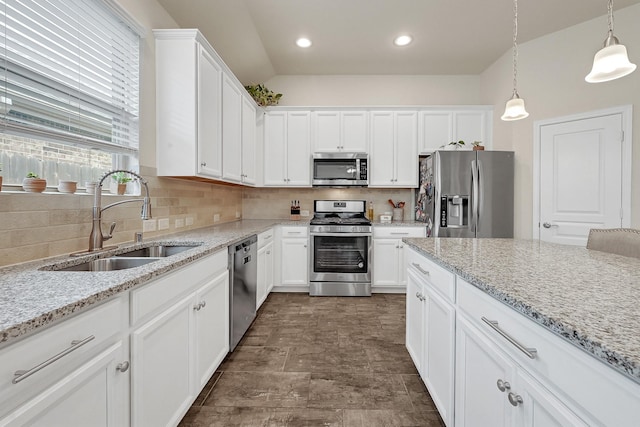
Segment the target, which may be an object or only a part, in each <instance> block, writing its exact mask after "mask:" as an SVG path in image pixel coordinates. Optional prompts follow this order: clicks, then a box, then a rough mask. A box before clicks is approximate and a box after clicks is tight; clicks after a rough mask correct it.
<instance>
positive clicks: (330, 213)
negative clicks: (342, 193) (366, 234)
mask: <svg viewBox="0 0 640 427" xmlns="http://www.w3.org/2000/svg"><path fill="white" fill-rule="evenodd" d="M313 206H314V211H315V212H314V215H313V218H312V219H311V222H310V224H311V225H371V221H369V219H367V218H366V217H365V216H364V213H365V209H366V201H364V200H315V201H314V203H313Z"/></svg>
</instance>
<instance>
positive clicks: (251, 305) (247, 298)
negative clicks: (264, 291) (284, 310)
mask: <svg viewBox="0 0 640 427" xmlns="http://www.w3.org/2000/svg"><path fill="white" fill-rule="evenodd" d="M257 247H258V236H257V235H255V234H254V235H253V236H251V237H249V238H248V239H245V240H243V241H242V242H240V243H236V244H234V245H231V246H229V273H230V274H229V285H230V287H231V289H230V292H229V295H230V302H229V304H230V306H229V316H230V322H229V328H230V330H229V351H233V350H234V349H235V348H236V346H237V345H238V343H239V342H240V340H241V339H242V336H243V335H244V333H245V332H247V329H249V326H251V322H253V319H255V317H256V287H257V282H258V255H257V252H258V251H257Z"/></svg>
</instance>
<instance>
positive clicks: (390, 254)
mask: <svg viewBox="0 0 640 427" xmlns="http://www.w3.org/2000/svg"><path fill="white" fill-rule="evenodd" d="M400 242H401V241H400V240H398V239H373V283H372V284H373V286H398V285H399V283H398V279H399V274H400V268H401V267H400V264H399V262H398V253H399V249H398V247H399V246H400Z"/></svg>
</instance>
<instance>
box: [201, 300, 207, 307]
mask: <svg viewBox="0 0 640 427" xmlns="http://www.w3.org/2000/svg"><path fill="white" fill-rule="evenodd" d="M200 306H201V308H205V307H206V306H207V302H206V301H204V300H202V302H201V303H200Z"/></svg>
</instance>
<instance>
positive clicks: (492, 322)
mask: <svg viewBox="0 0 640 427" xmlns="http://www.w3.org/2000/svg"><path fill="white" fill-rule="evenodd" d="M482 321H483V322H484V323H486V324H487V325H489V326H490V327H491V329H493V330H494V331H496V332H497V333H498V334H500V335H501V336H502V337H503V338H504V339H506V340H507V341H509V342H510V343H511V344H513V345H514V346H515V347H516V348H517V349H518V350H520V351H521V352H523V353H524V354H526V355H527V357H528V358H529V359H535V358H536V354H537V353H538V350H536V349H535V348H528V347H525V346H523V345H522V344H520V343H519V342H518V341H516V340H515V339H514V338H512V337H511V336H510V335H509V334H507V333H506V332H505V331H503V330H502V329H501V328H500V326H498V322H497V321H496V320H489V319H487V318H486V317H484V316H482Z"/></svg>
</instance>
